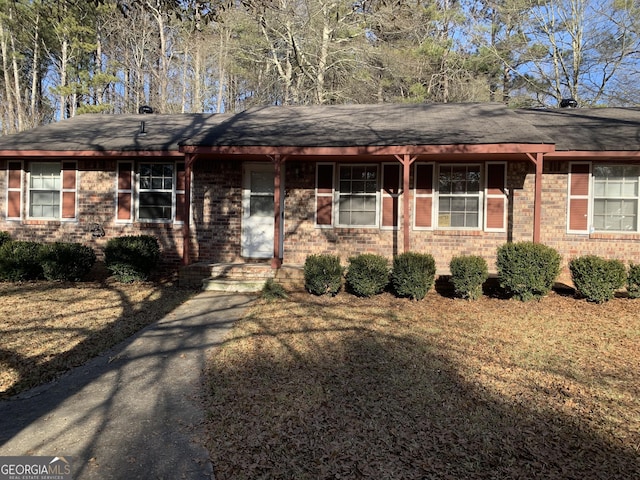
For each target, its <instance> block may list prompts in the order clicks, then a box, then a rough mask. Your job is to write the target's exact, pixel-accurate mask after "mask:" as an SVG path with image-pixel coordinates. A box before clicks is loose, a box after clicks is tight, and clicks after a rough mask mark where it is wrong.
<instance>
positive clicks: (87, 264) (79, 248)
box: [41, 242, 96, 282]
mask: <svg viewBox="0 0 640 480" xmlns="http://www.w3.org/2000/svg"><path fill="white" fill-rule="evenodd" d="M41 262H42V271H43V273H44V278H46V279H47V280H66V281H71V282H75V281H78V280H82V279H83V278H84V277H85V276H86V275H87V274H88V273H89V272H90V271H91V267H93V264H94V263H96V254H95V252H94V251H93V249H92V248H91V247H87V246H84V245H80V244H79V243H63V242H56V243H51V244H47V245H43V246H42V250H41Z"/></svg>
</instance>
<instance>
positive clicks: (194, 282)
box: [179, 262, 304, 292]
mask: <svg viewBox="0 0 640 480" xmlns="http://www.w3.org/2000/svg"><path fill="white" fill-rule="evenodd" d="M269 279H275V281H276V282H278V283H279V284H281V285H282V286H283V287H285V288H286V289H289V290H298V289H301V288H302V289H304V274H303V269H302V267H301V266H295V265H287V266H282V267H280V268H279V269H273V268H272V267H271V264H270V263H208V262H199V263H194V264H191V265H188V266H185V267H182V268H181V269H180V272H179V284H180V286H182V287H188V288H200V287H202V288H203V289H204V290H214V291H222V292H259V291H260V290H262V287H263V286H264V284H265V282H266V281H267V280H269Z"/></svg>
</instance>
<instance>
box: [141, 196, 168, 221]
mask: <svg viewBox="0 0 640 480" xmlns="http://www.w3.org/2000/svg"><path fill="white" fill-rule="evenodd" d="M171 196H172V195H171V193H167V192H143V193H140V207H139V216H140V218H143V219H149V220H168V219H171V213H172V212H171Z"/></svg>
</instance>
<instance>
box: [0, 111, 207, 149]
mask: <svg viewBox="0 0 640 480" xmlns="http://www.w3.org/2000/svg"><path fill="white" fill-rule="evenodd" d="M216 118H217V116H216V115H212V114H188V115H101V114H87V115H78V116H77V117H74V118H71V119H68V120H63V121H60V122H56V123H50V124H48V125H43V126H41V127H37V128H35V129H33V130H29V131H25V132H21V133H16V134H13V135H6V136H0V151H2V150H45V151H63V150H71V151H115V152H120V151H177V150H178V142H180V141H181V140H183V139H185V138H188V137H190V136H191V135H193V134H194V133H196V132H199V131H200V129H202V128H208V127H209V126H210V125H211V123H212V122H215V119H216ZM143 121H144V122H145V130H146V134H145V135H141V134H140V122H143Z"/></svg>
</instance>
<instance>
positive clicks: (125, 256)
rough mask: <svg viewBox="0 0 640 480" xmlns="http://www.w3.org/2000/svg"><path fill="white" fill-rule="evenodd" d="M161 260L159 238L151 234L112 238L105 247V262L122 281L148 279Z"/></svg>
mask: <svg viewBox="0 0 640 480" xmlns="http://www.w3.org/2000/svg"><path fill="white" fill-rule="evenodd" d="M159 262H160V245H159V243H158V239H157V238H156V237H153V236H151V235H128V236H124V237H117V238H112V239H111V240H109V241H108V242H107V245H106V247H105V249H104V263H105V266H106V267H107V269H108V270H109V271H110V272H111V274H112V275H113V276H114V277H115V278H116V279H117V280H118V281H120V282H122V283H130V282H133V281H136V280H146V279H147V278H149V274H150V273H151V272H152V271H153V269H154V268H156V267H157V266H158V263H159Z"/></svg>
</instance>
